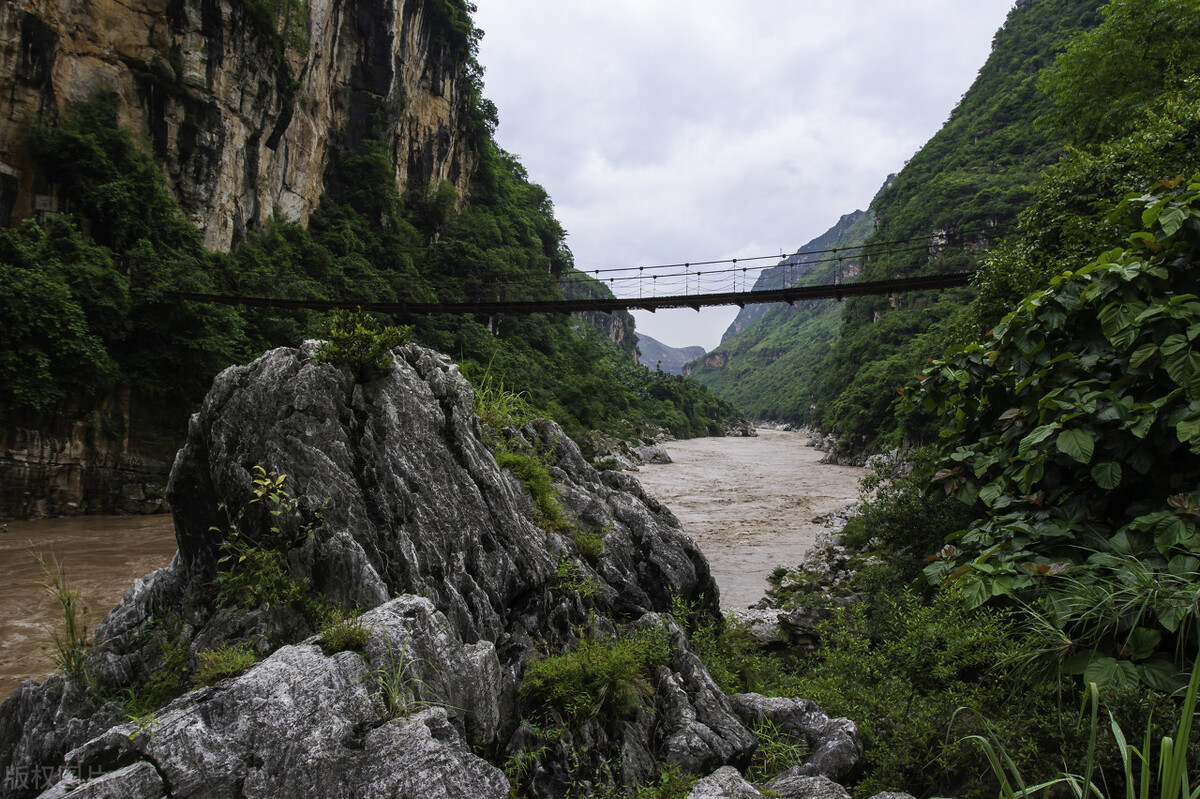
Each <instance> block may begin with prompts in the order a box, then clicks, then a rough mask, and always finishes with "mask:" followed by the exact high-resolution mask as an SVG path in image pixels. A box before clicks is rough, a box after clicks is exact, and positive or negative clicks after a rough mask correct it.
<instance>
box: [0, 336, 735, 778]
mask: <svg viewBox="0 0 1200 799" xmlns="http://www.w3.org/2000/svg"><path fill="white" fill-rule="evenodd" d="M315 346H316V345H315V344H311V343H310V344H307V345H305V347H304V348H302V349H298V350H297V349H281V350H275V351H272V352H270V353H268V354H267V355H265V356H263V357H262V358H260V359H258V360H257V361H255V362H253V363H251V364H249V365H248V366H242V367H235V368H231V369H228V370H226V371H225V372H223V373H222V374H221V375H220V376H218V378H217V379H216V381H215V382H214V385H213V388H212V390H211V391H210V393H209V395H208V397H207V398H206V400H205V402H204V405H203V407H202V409H201V410H200V412H199V413H198V414H196V415H195V416H194V417H193V418H192V421H191V424H190V428H189V433H188V440H187V444H186V446H185V447H184V448H183V449H182V450H181V451H180V452H179V455H178V456H177V458H176V461H175V465H174V467H173V469H172V473H171V479H170V483H169V486H168V499H169V501H170V503H171V506H172V508H173V510H174V513H175V522H176V536H177V540H178V543H179V552H178V555H177V556H176V558H175V560H174V561H173V562H172V564H171V565H170V566H169V567H167V568H165V569H162V570H160V571H158V572H156V573H154V574H152V575H149V576H148V577H147V578H145V579H142V580H138V581H136V582H135V584H134V585H133V586H132V587H131V588H130V590H129V591H128V592H127V594H126V596H125V598H124V599H123V600H122V602H121V604H120V605H119V606H118V607H117V608H116V609H115V610H114V611H113V612H112V613H111V614H110V615H109V616H108V618H106V619H105V621H104V622H103V623H102V625H101V626H100V627H99V628H98V629H97V631H96V641H97V644H96V645H95V647H94V648H93V649H92V650H91V652H90V656H89V665H90V674H91V677H92V681H93V683H94V685H95V689H94V690H90V691H89V690H84V689H83V688H81V687H80V686H79V685H77V684H76V683H74V682H71V681H68V680H64V678H63V677H61V676H60V677H55V678H52V679H51V680H49V681H47V682H46V683H45V684H44V685H37V684H35V683H33V682H32V681H27V682H26V683H23V684H22V685H21V686H20V687H19V688H18V690H17V691H16V692H14V694H13V696H12V697H10V698H9V699H8V700H7V701H6V702H5V703H4V704H3V705H2V706H0V772H3V773H6V774H26V775H28V774H32V773H35V772H34V770H36V769H49V770H48V771H45V772H37V773H39V774H43V773H44V774H47V775H51V776H53V778H54V779H53V782H55V783H57V787H55V788H53V790H55V791H58V792H59V795H65V792H66V791H67V789H69V788H78V789H80V790H84V791H85V793H87V795H147V796H150V795H158V794H157V793H156V791H159V790H160V788H159V787H157V786H160V784H161V785H166V786H169V791H170V795H172V796H209V797H223V796H281V795H299V794H304V795H309V796H314V797H316V796H344V795H380V794H385V795H401V796H416V795H420V796H430V795H442V796H503V795H505V793H506V792H507V790H508V782H507V779H506V778H505V777H504V775H503V774H502V773H501V771H500V770H499V769H498V768H497V766H498V765H501V764H504V763H505V762H506V760H508V759H511V758H512V756H513V755H514V754H516V755H521V754H523V753H524V750H522V749H520V748H519V747H520V746H521V742H522V741H525V742H528V741H529V740H530V735H532V734H533V730H532V728H531V727H530V725H529V722H528V720H527V719H528V718H529V715H530V711H531V708H530V707H529V706H528V700H527V697H526V695H525V694H524V693H523V692H522V688H521V686H522V677H523V675H524V672H525V670H526V668H527V667H528V665H529V664H530V662H531V661H533V660H534V659H535V658H537V657H538V656H539V655H544V654H546V653H554V652H563V651H570V650H571V649H572V648H574V647H575V646H577V645H578V644H579V642H580V640H581V638H582V637H584V636H589V637H594V638H598V639H601V640H609V639H612V638H613V637H615V636H616V635H618V634H620V635H623V636H624V635H637V634H641V633H639V632H638V631H642V633H647V632H652V631H656V633H655V634H657V635H660V636H663V639H664V640H665V641H666V651H667V655H666V660H665V664H664V665H659V666H656V667H655V670H654V671H653V673H650V674H648V675H647V679H646V683H647V685H648V686H649V689H648V693H647V695H646V698H645V701H644V702H642V703H640V706H639V708H638V709H636V710H635V711H631V712H629V713H626V714H624V715H622V716H621V717H620V718H617V719H615V720H602V719H598V718H589V719H585V720H583V721H582V722H579V723H573V724H563V725H561V731H560V734H559V735H558V737H557V738H556V740H555V741H554V743H553V745H552V746H548V747H547V749H546V751H544V752H543V753H542V754H541V755H540V756H539V757H538V758H537V759H536V762H535V763H534V764H533V765H532V766H531V767H530V768H529V770H528V772H527V778H526V779H525V790H527V792H529V793H530V794H531V795H535V796H558V795H562V794H563V792H564V790H565V788H566V786H567V784H569V783H570V782H571V781H576V782H581V783H582V782H586V783H587V784H588V785H591V786H593V788H595V789H596V790H603V789H605V788H618V787H621V786H625V785H633V784H636V783H638V782H640V781H644V780H646V779H648V778H649V777H651V776H652V775H653V773H654V770H655V769H656V768H657V766H656V763H657V762H659V761H660V759H662V758H665V759H666V760H667V761H669V762H674V763H677V764H679V765H680V766H681V767H683V768H685V769H686V770H688V771H691V772H693V773H708V772H710V771H712V770H714V769H716V768H719V767H721V766H723V765H726V764H730V763H735V764H736V763H742V762H744V761H745V759H746V758H747V757H748V755H749V753H750V751H751V750H752V749H753V747H754V745H755V739H754V736H753V735H752V734H751V733H750V731H749V730H748V728H747V727H746V725H745V724H744V723H743V722H742V721H741V720H740V719H739V718H738V716H737V714H736V713H735V711H734V708H733V705H732V704H731V703H730V700H729V699H728V698H727V697H725V695H724V694H723V693H722V692H721V691H720V689H719V688H718V687H717V686H716V685H715V683H713V681H712V679H711V678H710V677H709V676H708V673H707V671H706V670H705V669H704V667H703V665H702V664H701V663H700V661H699V659H698V658H696V656H695V655H694V654H693V653H692V652H691V650H690V648H689V645H688V642H687V638H686V636H685V635H684V634H683V632H682V631H681V630H680V629H679V628H678V627H676V626H675V624H674V622H673V620H672V619H671V617H670V616H669V615H667V614H666V613H665V611H667V610H668V609H669V608H670V607H671V602H672V594H673V593H674V594H677V595H679V596H680V597H682V598H683V599H684V600H686V601H693V602H698V603H700V604H699V609H700V612H701V613H702V614H706V615H709V616H712V615H714V614H715V613H716V612H717V610H716V609H717V596H718V594H717V588H716V584H715V583H714V582H713V580H712V578H711V576H710V574H709V571H708V564H707V562H706V561H705V559H704V557H703V556H702V555H701V553H700V552H699V550H698V549H697V548H696V546H695V544H694V543H693V542H692V541H691V539H690V538H688V537H687V536H686V535H685V534H684V533H683V531H682V530H681V529H680V526H679V523H678V521H677V520H676V519H675V518H674V516H673V515H672V514H671V513H670V512H669V511H668V510H666V509H665V508H663V507H662V506H661V505H659V504H658V502H657V501H655V500H654V499H653V498H651V497H649V496H647V495H646V494H645V493H644V492H643V491H642V489H641V487H640V486H639V485H638V483H637V482H636V480H634V479H633V478H632V477H630V476H628V475H625V474H621V473H616V472H605V473H598V472H596V471H595V470H593V469H592V468H591V467H590V466H588V465H587V463H586V462H585V461H584V459H583V457H582V456H581V454H580V452H579V449H578V448H577V447H576V446H575V444H574V443H573V442H572V441H570V440H569V439H568V438H566V437H565V436H564V435H563V434H562V432H561V430H560V429H559V428H558V427H557V426H555V425H553V424H551V423H541V424H532V425H528V426H526V427H525V429H524V430H521V431H516V430H510V431H508V432H507V435H508V440H509V441H510V444H509V446H511V447H514V448H522V447H528V448H529V450H530V451H534V452H540V453H543V457H544V458H547V459H548V460H549V462H550V464H551V466H550V471H549V473H550V475H551V476H552V478H553V481H554V485H555V490H556V492H557V497H558V502H559V503H560V504H561V506H562V507H563V509H564V510H565V514H566V516H567V517H568V518H569V519H570V527H568V528H566V529H558V530H553V531H548V530H547V529H544V528H547V527H550V528H551V529H553V528H552V526H551V525H548V524H545V523H542V524H541V526H539V523H538V522H539V519H540V517H539V511H538V510H537V509H536V506H535V502H534V498H533V495H532V494H531V493H530V490H529V489H528V488H527V487H526V485H525V484H524V483H523V482H522V481H521V480H518V479H517V478H516V477H515V476H514V475H513V474H512V473H511V472H509V471H507V470H504V469H501V468H499V467H498V466H497V463H496V460H495V458H494V456H493V454H492V450H491V449H490V448H489V446H488V445H487V444H486V443H485V440H484V436H483V430H482V429H481V427H480V423H479V420H478V418H477V417H476V416H475V414H474V412H473V395H472V392H471V389H470V386H469V385H468V384H467V382H466V381H465V380H464V379H463V378H462V377H461V375H460V374H459V373H458V368H457V367H456V366H455V365H453V364H452V363H451V362H450V361H449V360H448V359H446V358H445V357H444V356H440V355H438V354H437V353H434V352H432V351H430V350H426V349H423V348H420V347H417V346H414V345H408V346H405V347H402V348H399V349H397V350H395V351H394V358H395V366H394V368H392V369H391V371H390V372H389V373H388V374H387V375H385V376H383V377H380V378H377V379H374V380H371V381H369V382H366V383H363V382H357V381H356V379H355V377H354V375H353V373H352V370H351V369H349V368H348V367H341V368H339V367H336V366H334V365H331V364H325V363H318V362H316V361H314V360H313V359H312V358H311V356H312V355H313V354H314V350H315ZM255 466H262V467H263V469H264V470H265V471H266V472H267V473H272V474H280V475H282V474H286V475H287V478H286V484H285V485H286V487H287V490H288V491H289V492H291V495H292V496H293V497H294V499H295V503H294V506H293V505H291V504H288V505H286V506H285V507H284V509H283V511H281V512H280V515H278V516H275V515H272V514H271V513H269V512H268V511H269V510H270V509H271V508H270V507H268V503H267V502H266V501H265V500H260V501H258V502H255V501H253V500H254V499H255V494H254V491H255V487H256V486H255V484H254V482H253V481H254V479H255V477H256V476H259V478H260V479H261V475H260V473H258V472H257V471H255V469H254V467H255ZM271 527H279V528H280V529H282V530H285V531H290V532H292V533H296V535H294V536H293V537H292V538H291V539H290V541H291V542H292V543H291V545H290V548H289V549H288V550H287V551H286V553H285V554H286V564H287V565H286V569H287V574H288V576H289V578H290V579H291V580H293V581H296V582H297V583H298V584H301V585H304V586H307V588H306V591H307V595H308V596H314V597H319V598H320V599H321V600H322V601H324V602H326V603H329V604H331V605H339V606H342V607H351V606H354V605H358V606H359V607H362V608H364V609H366V610H367V611H368V612H367V613H365V615H364V616H363V617H362V623H363V625H364V626H365V627H366V629H367V631H368V633H367V637H366V641H365V643H364V644H363V646H362V647H361V649H362V652H361V653H357V652H353V651H346V652H341V653H338V654H332V655H329V656H327V655H326V654H325V653H324V652H323V651H322V649H321V646H320V645H321V644H322V643H323V639H321V638H320V637H319V636H314V634H313V633H314V632H316V628H317V623H316V622H314V621H312V620H310V619H307V618H306V617H305V616H304V614H303V613H302V612H301V611H300V610H298V609H297V608H302V605H294V606H289V605H286V604H281V603H278V602H277V603H275V604H272V603H271V602H269V601H265V600H264V601H256V602H234V601H230V600H229V599H228V597H221V596H218V594H217V587H218V584H219V583H215V582H214V578H216V577H217V576H218V575H219V574H222V573H223V572H221V571H220V569H221V568H222V567H221V565H220V563H219V561H220V558H221V557H222V556H223V554H224V553H226V552H227V551H228V550H227V549H223V548H222V544H223V543H225V542H228V541H230V540H231V539H232V538H234V536H235V533H234V531H235V530H236V531H237V533H236V535H237V536H245V537H246V539H239V540H247V539H250V538H251V537H253V536H265V535H266V534H267V532H266V531H267V530H268V529H269V528H271ZM580 531H585V532H588V533H590V534H591V535H592V536H594V538H593V541H594V540H595V537H599V538H600V539H601V540H602V541H603V550H602V551H597V548H596V547H595V546H594V545H593V546H591V547H589V548H587V549H586V550H585V549H583V545H582V544H580V543H577V540H578V533H579V532H580ZM255 540H265V539H255ZM564 575H568V577H564ZM701 596H703V597H704V598H705V599H703V600H701V599H700V597H701ZM167 629H169V630H170V631H171V633H170V641H173V642H175V644H174V645H176V646H179V647H182V648H183V650H182V651H183V652H184V653H185V655H184V657H185V659H186V661H187V663H188V666H189V667H190V668H191V669H193V670H195V669H196V668H197V663H198V660H199V659H198V657H197V656H198V655H199V654H201V653H205V652H212V651H214V650H217V649H218V647H220V646H222V645H234V644H236V645H241V646H244V647H249V648H251V649H253V650H255V651H257V652H258V653H259V656H260V657H265V659H262V660H260V661H259V662H258V663H257V664H255V665H254V666H253V667H252V668H250V669H249V670H248V671H246V672H245V673H243V674H241V675H240V676H235V677H230V678H228V679H225V680H222V681H220V682H217V683H215V684H214V685H211V686H210V687H201V688H198V689H195V690H192V691H190V692H188V693H184V694H183V695H181V696H178V697H177V698H175V699H173V700H171V701H169V703H168V704H166V705H165V706H160V707H159V708H158V709H157V710H156V711H155V714H154V716H153V720H152V723H150V724H147V723H146V722H144V721H143V722H141V723H140V724H139V723H134V722H130V721H128V720H127V717H126V714H125V710H124V709H123V708H121V707H120V706H118V705H117V704H116V703H115V702H113V701H106V700H112V699H114V698H118V697H120V696H121V695H122V692H123V691H125V690H126V689H129V688H131V687H133V688H137V689H139V690H140V689H141V688H144V686H146V685H148V684H150V683H152V682H153V681H154V680H155V679H159V680H161V678H162V675H163V674H164V673H169V669H170V668H172V667H171V666H170V665H169V663H168V658H167V656H166V655H165V654H164V652H166V649H165V648H164V646H163V645H162V641H163V640H166V639H164V638H163V635H164V634H163V632H162V631H163V630H167ZM156 640H157V641H158V642H159V643H157V644H156V643H154V642H155V641H156ZM174 668H179V666H178V665H176V666H175V667H174ZM387 685H391V687H392V689H393V690H391V691H390V692H389V691H388V690H386V689H385V686H387ZM139 687H141V688H139ZM389 695H390V699H389ZM397 697H398V701H397ZM385 700H386V701H385ZM514 747H516V748H514ZM584 754H586V757H584V756H583V755H584ZM588 762H590V763H592V764H601V765H603V764H619V766H617V767H615V768H610V769H608V770H607V771H605V770H603V769H593V768H591V767H590V766H589V767H586V768H585V765H586V763H588ZM64 768H65V769H66V772H64V771H63V769H64ZM101 781H103V782H101ZM81 783H82V784H81ZM430 786H436V790H438V791H441V792H442V793H440V794H437V793H430V792H429V791H432V790H435V788H431V787H430ZM48 787H50V780H46V781H44V782H42V783H38V784H34V783H33V782H27V783H26V784H24V785H23V786H19V787H18V786H17V785H16V783H14V784H12V785H7V786H6V787H5V788H4V789H3V793H2V795H3V796H5V797H26V796H36V795H38V793H39V792H40V791H41V790H43V789H46V788H48ZM106 791H107V793H104V792H106ZM114 791H115V792H116V793H113V792H114ZM80 795H82V794H80Z"/></svg>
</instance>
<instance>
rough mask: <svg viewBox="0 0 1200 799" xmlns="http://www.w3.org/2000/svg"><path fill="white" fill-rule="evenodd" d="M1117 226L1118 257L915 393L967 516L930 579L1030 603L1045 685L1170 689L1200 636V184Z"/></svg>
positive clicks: (1045, 294) (1125, 216) (1042, 295)
mask: <svg viewBox="0 0 1200 799" xmlns="http://www.w3.org/2000/svg"><path fill="white" fill-rule="evenodd" d="M1114 220H1116V221H1119V222H1120V223H1121V224H1122V226H1123V227H1124V230H1125V231H1126V232H1127V233H1128V234H1129V239H1128V244H1127V246H1125V247H1122V248H1118V249H1113V250H1109V251H1108V252H1106V253H1104V254H1103V255H1102V256H1100V257H1099V258H1098V259H1096V260H1095V261H1093V262H1092V263H1091V264H1089V265H1088V266H1085V267H1083V268H1081V269H1079V270H1077V271H1075V272H1068V273H1065V274H1064V275H1062V276H1060V277H1058V278H1056V279H1055V280H1054V281H1053V282H1052V284H1051V286H1050V288H1048V289H1046V290H1044V291H1039V292H1036V293H1034V294H1032V295H1030V296H1029V297H1028V298H1026V299H1025V300H1024V302H1022V304H1021V306H1020V307H1019V308H1018V309H1017V310H1016V311H1014V312H1013V313H1012V314H1010V315H1009V316H1008V317H1006V318H1005V319H1004V320H1003V321H1002V322H1001V323H1000V324H998V325H997V326H996V327H995V329H994V331H993V333H992V335H991V336H990V337H989V338H988V339H987V340H986V341H984V342H982V343H978V344H969V345H966V346H962V347H957V348H953V349H951V350H950V351H948V352H947V354H946V356H945V357H944V358H943V359H941V360H939V361H936V362H935V363H934V364H933V365H932V366H931V367H930V368H929V369H928V370H927V372H926V373H925V375H924V376H923V378H922V380H921V381H920V382H919V383H918V384H915V385H913V386H912V387H910V389H909V393H910V402H911V403H913V404H920V405H922V406H923V407H924V408H925V409H926V410H927V411H929V412H931V413H933V414H935V415H937V416H939V417H941V418H942V419H944V420H945V422H944V430H943V433H942V435H943V444H942V445H941V447H940V448H939V452H938V455H939V462H938V464H937V465H938V467H939V468H938V471H937V472H936V473H935V474H934V475H933V481H934V485H933V487H932V488H931V490H933V491H940V492H943V493H944V494H946V495H953V496H954V497H956V498H957V499H958V500H959V501H960V502H961V503H962V504H963V505H964V506H965V507H967V508H968V509H969V510H970V512H971V517H972V521H971V523H970V524H969V525H967V526H966V527H965V529H962V530H961V531H959V532H956V533H954V534H953V535H952V536H951V539H952V541H953V543H952V545H951V546H948V547H947V548H946V549H945V550H943V552H942V555H941V557H939V558H937V559H936V560H934V561H933V562H932V563H931V564H930V565H929V566H928V567H927V568H926V569H925V573H926V575H927V576H928V577H929V579H930V580H931V581H933V582H935V583H944V582H953V583H954V584H955V585H956V586H957V587H958V589H959V590H960V591H961V592H963V593H964V594H965V595H967V596H968V597H969V598H970V600H971V601H972V602H973V603H974V604H981V603H983V602H987V601H992V600H993V598H994V597H1000V598H1003V599H1004V600H1007V601H1011V600H1012V599H1014V598H1016V599H1020V600H1023V601H1026V602H1032V603H1035V604H1036V612H1037V613H1038V614H1040V616H1041V617H1042V618H1044V619H1046V620H1047V622H1048V626H1049V627H1050V628H1053V629H1057V631H1058V633H1057V637H1058V639H1059V641H1060V642H1061V643H1062V644H1063V645H1062V646H1054V647H1049V648H1048V649H1047V651H1046V653H1045V654H1046V656H1047V657H1048V658H1050V659H1052V661H1053V662H1052V664H1051V669H1052V670H1057V669H1062V670H1064V671H1066V672H1067V673H1071V674H1080V675H1083V676H1084V678H1085V679H1086V680H1087V681H1089V682H1093V681H1094V682H1097V683H1099V684H1101V685H1102V686H1103V685H1105V684H1107V683H1108V682H1111V681H1129V680H1132V681H1137V680H1141V681H1143V682H1145V683H1146V684H1147V685H1150V686H1152V687H1157V688H1160V689H1170V688H1171V687H1172V686H1173V685H1177V684H1178V683H1179V681H1180V680H1179V674H1180V672H1182V671H1184V670H1185V669H1186V668H1187V663H1186V662H1184V661H1183V660H1181V653H1190V652H1193V651H1195V640H1196V638H1195V630H1196V625H1197V621H1198V620H1200V611H1198V610H1197V608H1196V606H1195V603H1194V601H1193V600H1192V599H1190V597H1193V596H1194V594H1195V590H1196V585H1197V579H1198V578H1197V574H1198V573H1200V523H1198V520H1197V515H1198V512H1200V499H1198V495H1197V494H1196V493H1195V491H1196V485H1197V481H1198V480H1200V457H1197V456H1198V455H1200V410H1198V407H1200V353H1198V352H1197V350H1196V348H1195V347H1194V344H1193V341H1194V339H1195V338H1196V336H1197V334H1198V333H1200V302H1198V301H1197V295H1198V294H1200V281H1198V280H1197V270H1196V269H1195V264H1196V262H1197V258H1198V257H1200V179H1193V180H1192V181H1190V182H1184V181H1181V180H1172V181H1165V182H1164V183H1163V184H1160V185H1158V186H1156V187H1155V188H1154V189H1153V190H1151V191H1150V192H1148V193H1146V194H1143V195H1140V196H1131V197H1129V198H1127V199H1126V201H1125V202H1123V203H1122V204H1121V206H1119V208H1118V209H1117V212H1116V214H1115V216H1114ZM1034 387H1036V389H1035V388H1034Z"/></svg>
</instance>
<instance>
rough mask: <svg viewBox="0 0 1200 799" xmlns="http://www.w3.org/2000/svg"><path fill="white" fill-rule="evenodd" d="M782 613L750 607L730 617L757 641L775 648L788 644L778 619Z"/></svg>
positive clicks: (772, 609) (766, 608)
mask: <svg viewBox="0 0 1200 799" xmlns="http://www.w3.org/2000/svg"><path fill="white" fill-rule="evenodd" d="M783 613H784V612H783V611H782V610H779V609H778V608H769V607H754V606H751V607H750V608H748V609H746V610H739V611H736V612H734V613H733V614H731V616H732V618H733V619H734V620H735V621H736V623H737V624H738V625H739V626H740V627H741V628H742V629H744V630H746V631H747V632H749V633H750V634H751V635H752V636H754V638H755V639H756V640H757V641H759V642H760V643H762V644H765V645H767V646H776V645H779V644H787V643H788V636H787V633H786V632H785V631H784V629H783V625H782V623H781V619H780V617H781V616H783Z"/></svg>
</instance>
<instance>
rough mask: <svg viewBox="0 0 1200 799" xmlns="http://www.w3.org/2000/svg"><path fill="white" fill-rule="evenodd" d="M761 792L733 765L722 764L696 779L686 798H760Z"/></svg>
mask: <svg viewBox="0 0 1200 799" xmlns="http://www.w3.org/2000/svg"><path fill="white" fill-rule="evenodd" d="M761 797H762V794H761V793H760V792H759V791H758V790H757V789H756V788H755V787H754V786H753V785H751V784H750V783H748V782H746V780H745V779H743V777H742V775H741V773H740V772H739V771H738V770H737V769H735V768H734V767H733V766H723V767H721V768H719V769H717V770H716V771H714V772H713V773H712V774H709V775H708V776H707V777H705V778H703V779H700V780H697V781H696V784H695V785H693V786H692V790H691V793H689V794H688V799H761Z"/></svg>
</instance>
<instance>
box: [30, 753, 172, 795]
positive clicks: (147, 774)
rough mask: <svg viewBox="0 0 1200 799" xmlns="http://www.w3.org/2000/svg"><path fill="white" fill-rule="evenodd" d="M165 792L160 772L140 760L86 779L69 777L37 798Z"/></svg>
mask: <svg viewBox="0 0 1200 799" xmlns="http://www.w3.org/2000/svg"><path fill="white" fill-rule="evenodd" d="M168 795H171V794H168V792H167V787H166V785H165V784H163V779H162V775H160V774H159V773H158V770H157V769H156V768H154V766H153V765H152V764H150V763H147V762H145V761H142V762H139V763H133V764H132V765H128V766H125V767H124V768H119V769H117V770H116V771H112V772H109V773H107V774H102V775H100V776H98V777H96V778H95V779H93V780H88V781H86V782H84V781H81V780H79V779H78V778H76V777H74V776H68V777H67V778H65V779H64V780H63V781H62V782H60V783H59V784H58V785H55V786H54V787H53V788H51V789H50V790H48V791H46V792H44V793H43V794H42V795H41V796H40V797H38V799H162V798H163V797H166V796H168Z"/></svg>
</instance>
